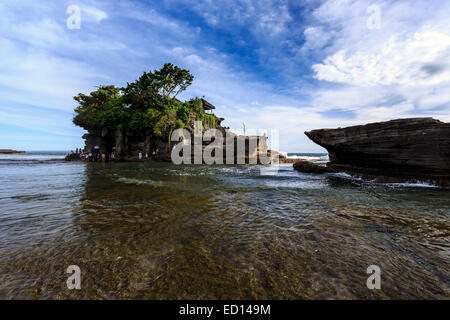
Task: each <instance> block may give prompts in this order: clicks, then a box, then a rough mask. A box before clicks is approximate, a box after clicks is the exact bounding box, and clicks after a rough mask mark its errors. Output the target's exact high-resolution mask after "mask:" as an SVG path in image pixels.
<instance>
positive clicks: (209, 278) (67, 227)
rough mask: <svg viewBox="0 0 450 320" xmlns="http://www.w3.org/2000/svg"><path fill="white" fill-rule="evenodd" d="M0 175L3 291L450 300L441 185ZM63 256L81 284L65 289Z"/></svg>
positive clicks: (446, 204)
mask: <svg viewBox="0 0 450 320" xmlns="http://www.w3.org/2000/svg"><path fill="white" fill-rule="evenodd" d="M0 170H1V175H0V209H1V210H0V298H25V299H49V298H56V299H68V298H75V299H78V298H87V299H91V298H94V299H113V298H145V299H181V298H184V299H207V298H209V299H304V298H309V299H311V298H320V299H322V298H324V299H336V298H341V299H356V298H361V299H380V298H382V299H384V298H399V299H404V298H444V299H448V298H450V293H449V283H450V272H449V270H448V265H449V262H450V242H449V240H450V191H449V190H442V189H439V188H425V187H417V186H412V187H411V186H401V185H374V184H369V183H363V182H361V181H358V180H352V179H348V177H346V176H339V175H322V176H321V175H311V174H303V173H299V172H296V171H294V170H293V169H292V165H282V166H281V168H280V170H279V171H278V173H277V174H275V175H262V174H261V171H260V167H258V166H253V167H245V166H196V165H192V166H175V165H173V164H168V163H112V164H101V163H64V162H61V161H59V160H49V159H46V161H37V160H36V161H17V162H14V161H5V160H2V161H0ZM69 265H78V266H79V267H80V268H81V274H82V279H81V290H68V289H67V287H66V280H67V277H68V276H69V275H68V274H66V273H65V271H66V268H67V267H68V266H69ZM369 265H378V266H379V267H380V268H381V289H380V290H369V289H368V288H367V286H366V280H367V277H368V276H369V275H368V274H366V269H367V267H368V266H369Z"/></svg>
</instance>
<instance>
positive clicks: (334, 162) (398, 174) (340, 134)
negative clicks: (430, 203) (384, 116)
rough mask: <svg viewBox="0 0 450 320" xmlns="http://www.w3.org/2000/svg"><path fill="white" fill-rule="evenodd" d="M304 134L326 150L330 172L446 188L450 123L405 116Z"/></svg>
mask: <svg viewBox="0 0 450 320" xmlns="http://www.w3.org/2000/svg"><path fill="white" fill-rule="evenodd" d="M305 134H306V135H307V136H308V137H309V138H310V139H311V140H312V141H314V142H315V143H317V144H319V145H320V146H322V147H324V148H325V149H327V150H328V152H329V157H330V163H328V169H329V170H331V171H334V172H337V171H344V172H348V173H357V174H363V175H367V176H370V177H379V176H383V177H392V178H398V179H417V180H427V181H431V182H434V183H436V184H439V185H444V186H448V185H449V181H450V123H444V122H441V121H439V120H436V119H432V118H409V119H397V120H391V121H386V122H378V123H370V124H367V125H360V126H352V127H347V128H338V129H319V130H312V131H309V132H305Z"/></svg>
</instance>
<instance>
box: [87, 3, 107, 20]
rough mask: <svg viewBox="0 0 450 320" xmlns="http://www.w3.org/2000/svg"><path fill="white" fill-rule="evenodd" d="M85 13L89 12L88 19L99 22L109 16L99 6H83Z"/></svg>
mask: <svg viewBox="0 0 450 320" xmlns="http://www.w3.org/2000/svg"><path fill="white" fill-rule="evenodd" d="M84 13H87V17H88V19H93V20H94V21H97V22H100V21H102V20H105V19H107V18H108V14H107V13H106V12H105V11H102V10H100V9H98V8H95V7H91V6H82V7H81V14H82V15H84ZM82 19H83V17H82Z"/></svg>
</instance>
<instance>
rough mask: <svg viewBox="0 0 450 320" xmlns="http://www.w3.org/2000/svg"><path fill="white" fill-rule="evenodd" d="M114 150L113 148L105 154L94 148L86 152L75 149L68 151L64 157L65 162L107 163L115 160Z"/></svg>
mask: <svg viewBox="0 0 450 320" xmlns="http://www.w3.org/2000/svg"><path fill="white" fill-rule="evenodd" d="M116 158H117V157H116V148H115V147H114V148H113V149H112V151H111V152H110V153H105V152H102V151H101V150H100V148H98V147H96V148H94V150H93V151H90V152H87V151H86V149H82V148H79V149H78V148H76V149H75V151H73V150H72V151H70V153H69V154H68V155H67V156H66V160H67V161H72V160H82V161H89V162H107V161H114V160H116Z"/></svg>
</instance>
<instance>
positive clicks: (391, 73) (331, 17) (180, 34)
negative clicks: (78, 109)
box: [0, 0, 450, 152]
mask: <svg viewBox="0 0 450 320" xmlns="http://www.w3.org/2000/svg"><path fill="white" fill-rule="evenodd" d="M74 5H75V6H78V7H79V8H80V10H81V11H80V12H81V13H80V17H81V20H80V28H79V29H76V28H75V29H73V28H68V26H67V25H68V21H67V20H68V18H70V16H71V12H72V11H71V10H68V8H69V7H70V6H74ZM68 12H69V13H68ZM0 17H1V19H0V47H1V50H0V148H14V149H24V150H69V149H72V148H75V147H77V146H82V145H83V142H82V139H81V135H82V134H83V130H82V129H80V128H77V127H75V126H74V125H72V122H71V120H72V117H73V108H74V107H75V105H76V104H75V101H73V99H72V97H73V96H74V95H76V94H78V93H79V92H83V93H89V92H90V91H92V90H94V89H95V86H98V85H106V84H114V85H117V86H123V85H125V84H126V82H127V81H128V82H130V81H133V80H134V79H136V78H137V77H138V76H139V75H140V74H141V73H142V72H143V71H148V70H153V69H156V68H159V67H161V66H162V65H163V64H164V63H165V62H173V63H175V64H177V65H179V66H181V67H183V68H187V69H189V70H190V71H191V72H192V73H193V75H194V76H195V80H194V84H193V85H192V86H191V87H190V88H189V89H188V91H187V92H185V93H184V94H183V96H182V97H181V98H183V99H189V98H191V97H194V96H200V97H201V96H205V98H206V99H207V100H209V101H210V102H211V103H213V104H214V105H215V106H216V107H217V110H216V111H215V113H216V115H218V116H221V117H224V118H225V119H226V120H225V121H224V125H226V126H230V127H231V128H237V129H240V128H242V122H244V123H245V126H246V128H247V130H250V129H254V130H260V131H261V130H273V129H278V130H279V132H280V150H281V151H288V152H321V151H322V150H323V149H321V148H320V147H318V146H316V145H315V144H314V143H312V142H310V141H309V140H308V139H307V138H306V137H305V136H304V134H303V132H304V131H305V130H310V129H314V128H324V127H328V128H330V127H331V128H332V127H339V126H340V127H343V126H347V125H354V124H364V123H368V122H373V121H382V120H389V119H393V118H407V117H430V116H432V117H434V118H438V119H440V120H443V121H450V2H448V1H441V0H431V1H430V0H428V1H425V0H423V1H412V0H411V1H402V0H396V1H377V0H371V1H369V0H367V1H366V0H360V1H351V0H329V1H325V0H323V1H320V0H306V1H300V0H295V1H273V0H265V1H252V0H235V1H229V0H165V1H129V0H116V1H103V0H98V1H94V0H80V1H76V0H70V1H48V0H40V1H33V0H28V1H25V0H1V2H0ZM69 22H72V24H70V23H69V25H70V26H73V22H74V20H69Z"/></svg>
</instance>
